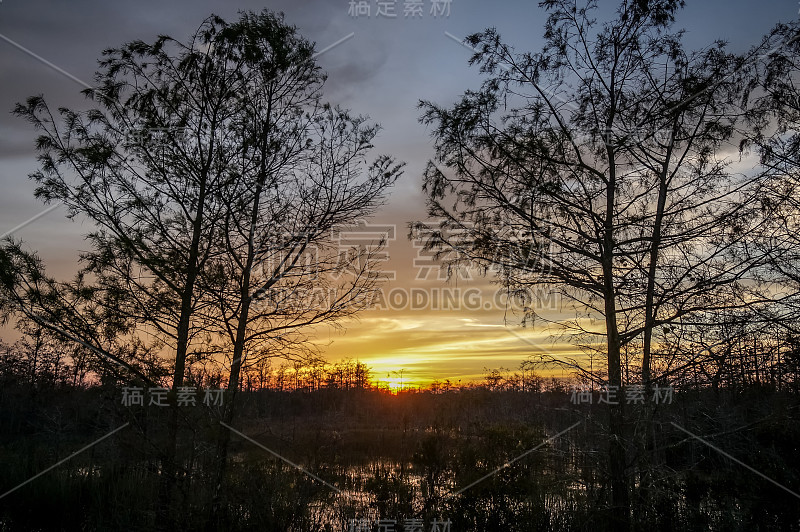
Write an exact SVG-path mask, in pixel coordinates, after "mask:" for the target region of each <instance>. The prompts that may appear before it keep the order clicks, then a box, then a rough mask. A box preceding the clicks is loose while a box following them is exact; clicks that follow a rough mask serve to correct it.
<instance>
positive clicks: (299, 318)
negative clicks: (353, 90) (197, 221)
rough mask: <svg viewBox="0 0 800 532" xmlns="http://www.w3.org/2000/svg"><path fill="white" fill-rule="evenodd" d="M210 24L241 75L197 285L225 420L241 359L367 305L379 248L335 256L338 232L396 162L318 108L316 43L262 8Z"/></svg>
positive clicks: (359, 214)
mask: <svg viewBox="0 0 800 532" xmlns="http://www.w3.org/2000/svg"><path fill="white" fill-rule="evenodd" d="M217 24H218V25H219V29H218V31H217V32H216V38H215V41H214V44H215V50H216V53H217V54H220V55H222V56H223V57H225V58H226V60H227V61H229V62H230V63H231V64H232V65H233V68H234V69H235V72H236V75H237V78H236V79H237V83H236V85H235V86H234V87H232V92H231V95H235V96H236V97H235V99H232V100H230V101H229V105H230V106H231V108H232V113H233V114H234V115H235V116H236V117H237V120H235V121H234V122H232V127H231V132H232V134H233V135H234V137H235V138H236V139H237V143H238V145H239V146H241V151H240V152H239V153H237V158H236V164H237V166H236V169H235V172H232V173H231V176H230V183H229V186H228V188H227V189H226V191H225V194H224V195H222V196H220V198H219V201H220V204H221V205H222V206H223V209H224V210H223V215H222V217H221V224H222V228H223V232H222V234H221V238H220V242H221V244H220V246H219V250H220V252H219V253H218V254H215V255H214V256H212V257H211V258H210V259H209V262H208V264H207V268H206V270H207V275H205V277H203V279H202V280H201V281H200V284H201V285H202V289H201V292H202V293H204V294H208V295H209V298H208V301H209V303H208V305H207V306H205V307H204V310H203V311H201V313H202V314H204V315H206V319H204V320H202V321H203V322H206V323H214V324H216V327H215V328H214V330H215V331H216V332H217V333H218V334H219V335H220V337H221V339H222V341H223V343H224V345H229V346H231V347H232V349H231V351H230V355H231V356H230V371H229V376H228V395H227V398H226V400H225V406H224V412H223V415H222V421H223V423H225V424H230V423H231V422H232V420H233V416H234V405H235V393H236V391H237V390H238V389H239V385H240V379H241V376H242V369H243V368H246V364H248V363H250V364H254V363H258V362H260V361H261V360H263V358H265V357H275V356H281V357H285V358H289V357H290V354H291V352H292V351H298V350H301V349H302V347H303V346H304V343H305V334H306V331H305V329H306V328H308V327H310V326H313V325H317V324H321V323H329V324H330V323H336V322H337V321H338V320H340V319H341V318H344V317H347V316H350V315H352V314H354V313H355V312H357V311H359V310H361V309H363V308H365V307H366V306H367V304H368V303H369V301H370V299H371V296H372V293H373V291H374V290H375V287H376V283H377V282H378V281H379V278H380V274H379V273H378V272H377V271H375V266H376V261H375V259H374V257H375V253H376V252H377V250H376V247H377V246H376V247H370V248H369V249H366V250H363V249H362V250H359V249H357V248H356V249H350V250H346V251H347V252H346V253H345V254H344V255H342V253H341V252H342V251H345V250H342V249H340V246H339V245H337V240H336V238H335V237H336V233H337V231H339V230H341V229H342V228H344V227H346V226H347V225H350V224H355V223H356V222H357V221H358V220H360V219H362V218H364V217H366V216H368V215H370V214H372V213H373V211H374V209H375V208H376V207H377V206H378V205H380V204H381V203H382V202H383V200H384V199H385V196H386V192H387V190H388V188H389V187H390V186H391V185H392V184H393V183H394V181H395V180H396V179H397V178H398V177H399V176H400V173H401V168H402V165H400V164H396V163H394V162H393V161H392V159H391V158H390V157H388V156H381V157H378V159H377V160H376V161H375V162H374V163H373V164H371V165H369V166H367V161H366V154H367V152H368V151H369V150H370V149H371V148H372V144H371V142H372V140H373V138H374V137H375V135H376V134H377V133H378V127H377V126H373V125H369V124H367V122H366V119H365V118H363V117H353V116H351V115H350V114H349V113H348V112H347V111H345V110H342V109H339V108H337V107H332V106H330V105H328V104H324V103H322V101H321V97H322V96H321V89H322V86H323V82H324V79H325V78H324V76H323V75H322V74H321V72H320V70H319V67H318V66H317V65H316V63H315V61H314V53H313V52H314V50H313V45H312V43H310V42H308V41H306V40H305V39H303V38H302V37H300V36H299V35H298V34H297V32H296V30H295V28H292V27H289V26H287V25H286V24H285V23H284V22H283V20H282V19H281V18H280V17H277V16H274V15H271V14H268V13H262V14H259V15H253V14H244V15H243V16H242V18H241V19H240V20H239V21H237V22H236V23H233V24H230V25H228V24H225V23H223V22H222V21H217ZM376 244H377V245H379V244H380V243H376ZM295 377H296V378H298V377H299V375H298V374H297V372H296V374H295ZM229 437H230V433H229V431H228V430H227V429H225V428H221V431H220V435H219V438H218V445H217V463H218V466H217V472H216V475H215V489H214V502H213V503H212V511H211V517H210V520H209V526H210V527H216V526H217V520H218V518H219V515H218V514H219V506H220V496H221V492H222V491H221V486H222V482H223V476H224V471H225V461H226V459H227V448H228V442H229Z"/></svg>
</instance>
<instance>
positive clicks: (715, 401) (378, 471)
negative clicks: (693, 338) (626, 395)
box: [0, 372, 800, 531]
mask: <svg viewBox="0 0 800 532" xmlns="http://www.w3.org/2000/svg"><path fill="white" fill-rule="evenodd" d="M4 382H5V384H4V385H3V386H2V388H0V434H1V435H2V436H0V470H2V471H3V475H2V485H0V491H2V492H4V493H5V492H7V491H8V490H11V489H12V488H13V487H14V486H16V485H18V484H20V483H22V482H25V481H26V480H28V479H30V478H32V477H33V476H34V475H36V474H37V473H39V472H42V471H44V470H46V469H47V468H49V467H50V466H52V465H54V464H56V463H60V462H61V461H63V463H60V465H58V466H57V467H55V468H53V469H52V470H50V471H47V472H46V473H45V474H43V475H41V476H40V477H38V478H36V479H35V480H33V481H31V482H29V483H27V484H25V485H24V486H22V487H20V488H19V489H17V490H15V491H13V492H12V493H10V494H8V495H6V496H4V497H3V498H2V499H0V530H151V529H153V528H156V527H157V523H156V516H157V515H158V506H159V501H160V499H159V484H160V480H161V479H160V476H161V472H160V459H161V458H160V457H161V451H160V449H161V448H162V447H163V446H164V445H166V444H167V442H168V430H167V427H168V423H169V417H170V416H169V409H168V408H159V407H157V406H130V407H126V406H123V405H122V402H121V395H122V392H121V389H120V387H119V386H117V385H113V384H105V385H96V386H72V385H69V384H65V383H61V384H52V383H51V384H48V383H47V382H42V381H39V382H30V381H27V380H25V379H24V378H18V379H16V381H13V382H12V381H11V380H9V379H8V374H6V380H5V381H4ZM499 382H508V381H507V380H506V379H503V378H500V379H499V380H498V373H497V372H493V373H491V374H490V375H489V376H488V378H487V381H486V383H484V384H481V385H472V386H470V387H462V388H451V389H449V390H446V391H445V390H442V389H439V390H435V391H432V390H425V391H420V390H415V391H405V392H400V393H399V394H397V395H392V394H391V393H388V392H387V391H383V390H376V389H374V388H367V387H362V386H361V385H360V384H358V385H354V386H351V387H350V388H337V387H328V386H323V387H321V388H319V389H317V390H313V391H309V390H308V389H298V390H291V389H286V390H283V391H280V390H275V389H262V390H256V391H250V392H247V391H244V392H241V393H240V394H239V395H238V397H237V408H238V409H239V412H240V415H239V416H237V417H238V419H237V420H236V422H235V427H234V428H235V429H236V430H237V431H240V432H241V433H242V434H244V435H246V436H247V438H250V439H251V440H248V439H245V438H243V437H241V436H240V435H238V434H235V435H233V438H232V441H231V448H230V465H229V467H228V469H227V471H226V475H225V478H224V482H223V483H224V485H223V489H222V490H221V492H222V494H223V496H222V503H221V508H222V509H221V511H219V512H218V513H217V515H216V516H215V518H214V522H209V518H210V514H209V504H210V500H211V498H212V497H213V495H214V490H213V489H212V487H213V486H212V479H213V474H214V471H215V469H214V467H215V452H214V441H215V434H216V430H217V429H218V420H219V418H220V410H221V409H220V407H213V406H212V407H209V406H206V405H201V404H198V406H196V407H191V406H186V407H183V408H182V409H181V410H180V412H181V419H180V429H179V432H178V433H179V438H178V441H179V445H178V453H177V459H178V464H179V465H178V471H179V475H178V485H177V493H178V496H177V500H176V502H175V503H174V508H172V512H174V515H172V516H171V518H172V519H173V520H174V522H176V523H178V524H179V527H180V529H181V530H201V529H211V530H287V531H288V530H291V531H317V530H386V528H381V527H379V526H378V523H380V520H381V519H384V520H394V521H396V524H395V530H404V528H402V526H403V523H404V522H405V523H411V522H412V521H409V520H410V519H422V520H423V522H424V524H425V527H424V530H431V529H432V526H433V522H434V520H435V519H437V520H439V521H445V522H446V520H448V519H449V520H450V522H451V524H450V527H451V528H450V530H451V531H467V530H520V531H522V530H531V531H533V530H537V531H538V530H545V531H551V530H552V531H555V530H564V531H567V530H605V529H609V530H611V529H613V526H612V525H611V524H609V521H608V520H607V519H606V516H607V512H608V511H609V507H608V501H609V489H610V487H609V485H608V480H607V479H608V478H609V477H608V474H607V471H606V468H607V461H606V460H605V457H606V456H607V448H608V444H609V430H608V426H607V419H608V415H607V405H605V404H598V399H599V395H598V393H594V395H593V402H592V404H576V403H575V401H574V400H573V398H572V392H571V391H570V385H568V384H567V383H566V382H565V381H560V380H556V379H550V380H541V379H536V380H535V381H533V382H534V383H535V385H532V386H530V387H529V388H530V390H529V391H522V390H521V388H520V386H518V385H515V386H502V385H500V384H499ZM512 382H513V381H512ZM624 402H625V401H623V403H624ZM198 403H199V402H198ZM799 407H800V401H798V396H797V394H796V393H795V392H793V391H792V390H791V389H787V390H783V391H781V390H776V389H775V388H774V387H772V386H769V385H764V384H753V385H748V386H744V387H739V388H737V389H729V388H719V387H718V388H716V390H715V389H712V388H711V387H694V386H691V385H686V386H684V387H682V388H677V389H676V390H675V394H674V397H673V401H672V403H671V404H658V405H655V404H654V403H652V402H650V401H646V402H645V404H644V405H641V404H636V405H634V404H630V405H626V407H625V408H626V410H627V416H626V419H628V423H627V424H626V427H625V436H624V437H625V442H626V447H627V451H628V455H629V456H630V457H631V466H630V467H629V468H628V470H627V471H626V475H627V479H628V483H629V486H630V488H631V494H632V500H631V514H632V528H633V529H634V530H675V529H680V530H687V531H688V530H730V531H736V530H748V531H750V530H800V505H798V504H797V502H798V500H797V497H796V496H794V495H792V494H791V493H789V492H787V489H789V490H793V491H795V492H796V491H798V489H800V453H798V450H799V449H798V441H800V408H799ZM575 423H579V424H578V425H577V426H575V427H573V429H572V430H569V431H567V432H565V433H563V434H562V435H560V436H558V437H555V438H553V436H556V435H557V434H559V433H561V432H562V431H565V430H566V429H568V428H569V427H570V426H573V425H574V424H575ZM672 423H675V424H676V425H678V426H679V427H682V428H685V429H686V430H688V431H691V432H692V433H693V434H696V435H699V436H700V437H702V438H703V439H704V440H705V441H706V442H708V443H710V444H711V445H713V446H714V447H716V448H717V449H718V450H715V449H714V448H712V447H711V446H709V445H706V444H704V443H702V442H700V441H698V440H696V439H694V438H693V437H691V436H689V435H688V434H687V433H686V432H683V431H682V430H679V428H676V427H675V426H674V425H672ZM123 426H124V428H122V429H121V430H119V431H118V432H116V433H114V434H113V435H111V436H110V437H108V438H107V439H105V440H103V441H102V442H100V443H97V444H96V445H94V446H93V447H91V448H89V449H87V450H85V451H84V452H81V453H80V454H77V455H76V456H74V457H73V458H69V459H68V457H69V456H70V455H71V454H72V453H74V452H75V451H78V450H79V449H81V448H83V447H84V446H86V445H88V444H89V443H91V442H93V441H95V440H97V439H99V438H101V437H103V436H105V435H107V434H108V433H110V432H111V431H112V430H114V429H116V428H118V427H123ZM644 434H649V435H650V436H652V437H651V438H649V439H648V438H642V436H643V435H644ZM637 442H649V443H648V444H647V447H645V446H643V445H639V444H637ZM259 445H260V446H263V447H260V446H259ZM265 448H266V449H269V450H270V451H272V452H274V453H276V455H279V456H281V457H283V460H282V459H279V458H278V457H276V456H275V455H273V454H271V453H270V452H269V451H267V450H266V449H265ZM534 448H536V450H534V451H532V452H527V451H529V450H531V449H534ZM720 451H724V452H725V453H728V454H729V455H730V456H732V457H734V458H735V459H737V460H740V461H741V462H743V463H745V464H747V465H748V466H750V467H752V468H753V469H755V470H757V471H758V472H760V473H761V474H763V475H765V476H767V477H769V479H771V480H768V479H765V478H763V477H761V476H759V474H757V473H754V472H752V471H750V470H748V469H747V468H746V467H743V466H742V465H740V464H737V463H735V462H734V461H733V460H731V459H729V458H727V457H726V456H724V455H723V454H722V453H721V452H720ZM526 452H527V453H526ZM65 459H66V460H65ZM289 462H293V463H294V464H295V465H296V466H297V467H295V466H294V465H291V464H289ZM504 466H505V467H504ZM300 468H303V469H304V470H305V472H304V471H301V470H300ZM492 472H496V473H495V474H493V475H491V476H488V477H487V478H484V479H483V480H480V479H482V477H484V476H486V475H489V474H490V473H492ZM312 474H313V475H315V476H317V477H318V479H315V478H313V477H312ZM320 480H322V481H325V482H327V483H328V484H329V485H326V484H325V483H323V482H321V481H320ZM479 480H480V481H479ZM478 481H479V482H478ZM772 481H774V482H776V483H779V484H781V485H782V486H784V488H786V489H784V488H781V487H779V486H777V485H776V484H775V483H774V482H772ZM473 483H474V485H472V484H473ZM464 488H466V489H464ZM460 490H463V492H460ZM363 519H367V520H368V522H369V523H370V525H369V528H358V526H357V525H362V524H363V523H364V522H363V521H361V520H363ZM386 523H388V521H387V522H386ZM410 529H411V528H405V530H410ZM440 529H443V528H440Z"/></svg>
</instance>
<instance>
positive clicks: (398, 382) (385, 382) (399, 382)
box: [375, 377, 409, 395]
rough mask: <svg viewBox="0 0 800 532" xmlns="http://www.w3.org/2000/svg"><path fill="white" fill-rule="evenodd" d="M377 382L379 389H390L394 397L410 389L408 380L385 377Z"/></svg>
mask: <svg viewBox="0 0 800 532" xmlns="http://www.w3.org/2000/svg"><path fill="white" fill-rule="evenodd" d="M375 382H376V384H377V385H378V387H379V388H388V390H389V391H390V392H392V393H393V394H394V395H397V393H398V392H400V391H401V390H404V389H408V387H409V382H408V379H403V378H401V377H384V378H382V379H376V380H375Z"/></svg>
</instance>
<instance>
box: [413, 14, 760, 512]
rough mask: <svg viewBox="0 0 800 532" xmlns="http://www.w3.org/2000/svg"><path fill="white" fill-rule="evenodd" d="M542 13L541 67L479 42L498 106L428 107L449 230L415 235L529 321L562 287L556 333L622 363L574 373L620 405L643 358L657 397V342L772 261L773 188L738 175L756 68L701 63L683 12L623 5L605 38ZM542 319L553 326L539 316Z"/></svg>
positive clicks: (487, 91)
mask: <svg viewBox="0 0 800 532" xmlns="http://www.w3.org/2000/svg"><path fill="white" fill-rule="evenodd" d="M542 5H543V6H545V7H546V8H547V9H548V10H549V11H550V15H549V18H548V20H547V24H546V29H545V46H544V49H543V50H542V52H540V53H525V54H516V53H515V52H514V51H513V49H512V48H511V47H509V46H508V45H506V44H505V43H503V41H502V40H501V38H500V36H499V35H498V34H497V32H496V31H495V30H493V29H490V30H487V31H485V32H483V33H479V34H476V35H472V36H470V37H469V38H468V39H467V41H468V43H469V44H471V45H472V46H474V47H476V50H477V51H476V54H475V55H474V56H473V58H472V60H471V62H472V63H473V64H479V65H480V67H481V72H483V73H484V74H485V75H486V76H487V80H486V82H485V83H484V85H483V87H482V89H481V90H479V91H468V92H466V93H465V95H464V96H463V98H462V99H461V101H460V102H458V103H457V104H456V105H455V106H454V107H452V108H451V109H445V108H442V107H439V106H437V105H435V104H433V103H430V102H422V103H421V107H422V108H423V109H424V115H423V117H422V121H423V122H424V123H425V124H427V125H431V126H433V127H434V130H433V136H434V138H435V143H436V158H435V160H434V161H432V162H431V163H430V164H429V166H428V169H427V171H426V174H425V185H424V188H425V190H426V191H427V193H428V199H429V203H428V205H429V213H430V214H431V215H432V216H434V217H437V218H441V219H443V220H444V221H443V222H442V223H441V224H440V226H439V227H428V226H427V225H425V224H421V223H416V224H412V233H420V234H422V235H423V236H425V237H427V246H428V248H430V249H438V250H439V251H440V252H441V253H445V252H453V251H455V258H451V259H450V262H451V263H457V262H472V263H477V264H480V265H481V266H482V267H483V268H484V269H485V270H486V271H493V272H494V274H495V275H496V279H497V280H498V282H500V283H501V284H502V285H503V286H504V287H506V288H507V289H508V290H509V291H510V292H512V293H514V294H521V295H522V297H527V298H528V301H527V302H528V303H531V302H532V301H531V299H532V298H533V296H532V295H531V293H532V291H531V290H530V288H531V287H533V286H536V285H547V286H549V287H556V288H557V289H558V290H559V292H560V294H561V296H562V299H564V300H565V301H567V302H569V303H571V305H572V308H573V309H574V310H575V312H576V316H575V319H573V320H568V321H565V322H559V323H558V324H557V325H558V326H560V327H563V328H564V331H565V333H566V334H567V336H568V337H569V338H570V339H571V340H572V341H574V342H575V343H577V344H578V345H581V346H582V347H583V348H585V349H586V350H587V351H588V352H589V353H590V354H591V353H599V354H602V355H603V356H604V357H605V359H606V364H605V365H604V366H605V367H604V370H605V374H602V373H598V372H597V371H588V370H587V368H586V367H585V365H584V364H583V362H582V361H581V360H577V359H576V360H571V361H569V362H568V363H567V365H568V366H570V367H572V368H574V369H576V370H578V371H580V372H581V373H582V374H583V375H584V376H587V377H588V378H589V379H591V380H593V381H594V382H602V383H605V384H606V385H608V386H610V387H612V388H619V387H620V386H622V385H623V384H624V383H625V382H626V380H625V379H624V376H623V366H624V365H625V364H624V363H623V362H624V361H623V360H622V354H623V352H625V351H634V353H633V357H632V360H638V361H639V364H640V367H641V372H640V376H637V375H636V373H634V375H633V379H635V381H638V380H639V379H641V382H643V383H644V384H650V383H651V382H653V381H654V380H656V379H658V378H659V377H664V378H665V377H667V376H654V375H652V372H651V369H652V360H651V358H652V355H651V354H652V349H653V345H654V342H655V340H654V338H659V335H656V334H654V333H655V332H656V331H657V330H658V329H659V328H661V327H666V326H679V325H680V323H681V321H682V320H684V319H688V317H690V316H692V315H693V314H695V313H698V312H703V311H706V310H708V309H714V308H717V307H719V308H728V307H730V306H731V305H739V306H747V305H748V304H751V301H750V300H747V299H745V298H740V299H738V300H736V301H734V302H732V301H731V300H729V299H726V298H723V297H717V294H718V293H720V292H725V293H729V292H733V293H740V292H742V289H741V286H742V285H743V284H744V285H746V284H747V280H748V276H749V272H750V271H751V270H752V269H753V268H754V267H755V266H757V265H759V264H761V263H763V262H764V261H765V260H766V254H764V253H748V254H745V255H742V254H741V253H738V251H740V249H741V248H742V247H744V246H745V245H746V243H747V239H748V238H749V236H750V235H752V234H754V231H755V230H757V229H759V228H760V224H761V223H762V222H763V219H762V218H761V217H759V216H754V215H753V213H754V212H756V205H755V204H754V201H753V199H754V198H755V197H757V194H758V184H759V178H760V174H758V173H746V174H740V173H736V172H734V171H732V170H731V169H730V167H731V163H732V162H735V160H736V158H737V156H738V149H737V142H738V140H739V138H740V137H738V135H739V134H740V133H741V132H740V131H739V126H738V121H739V118H740V116H741V114H742V113H743V112H744V110H745V109H744V107H743V105H744V103H745V102H746V98H747V95H748V89H749V87H750V83H749V81H748V80H749V78H748V76H749V71H748V70H747V69H743V68H742V67H743V66H745V65H747V64H748V60H750V59H752V56H753V54H751V55H750V56H737V55H735V54H731V53H728V52H727V51H726V50H725V48H724V44H722V43H715V44H714V45H712V46H710V47H709V48H707V49H704V50H701V51H698V52H694V53H690V52H686V51H684V49H683V46H682V45H681V33H680V32H675V33H673V32H671V31H670V28H671V25H672V22H673V19H674V14H675V12H676V10H677V9H679V8H680V7H681V6H682V5H683V2H681V1H677V0H661V1H650V2H636V1H624V2H622V3H621V4H620V6H619V8H618V9H617V13H616V18H615V19H614V20H611V21H608V22H605V23H598V22H597V21H596V20H595V19H594V18H593V14H594V9H595V8H596V6H597V3H596V2H593V1H589V2H587V3H586V4H585V6H584V7H580V6H577V5H576V4H575V2H572V1H566V0H549V1H545V2H542ZM754 54H755V52H754ZM527 317H535V318H538V319H544V320H546V319H547V318H546V316H541V315H537V314H536V311H535V309H534V307H533V306H532V305H531V307H530V311H529V314H528V315H527V316H526V318H527ZM595 322H599V324H602V325H601V326H593V325H591V324H592V323H595ZM632 348H633V349H632ZM639 353H641V354H640V355H639ZM549 360H550V361H552V362H559V363H563V362H562V361H559V360H557V359H555V358H553V357H550V358H549ZM609 413H610V423H609V431H610V439H611V442H610V447H609V452H610V456H609V458H610V475H611V488H612V489H611V491H612V500H611V511H610V513H609V516H610V519H612V520H619V521H620V524H621V525H622V526H623V527H626V526H628V515H629V490H628V486H627V480H626V469H627V467H628V463H627V460H626V451H625V441H624V430H623V424H624V420H625V417H624V411H623V403H622V402H620V403H619V404H618V405H610V407H609Z"/></svg>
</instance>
